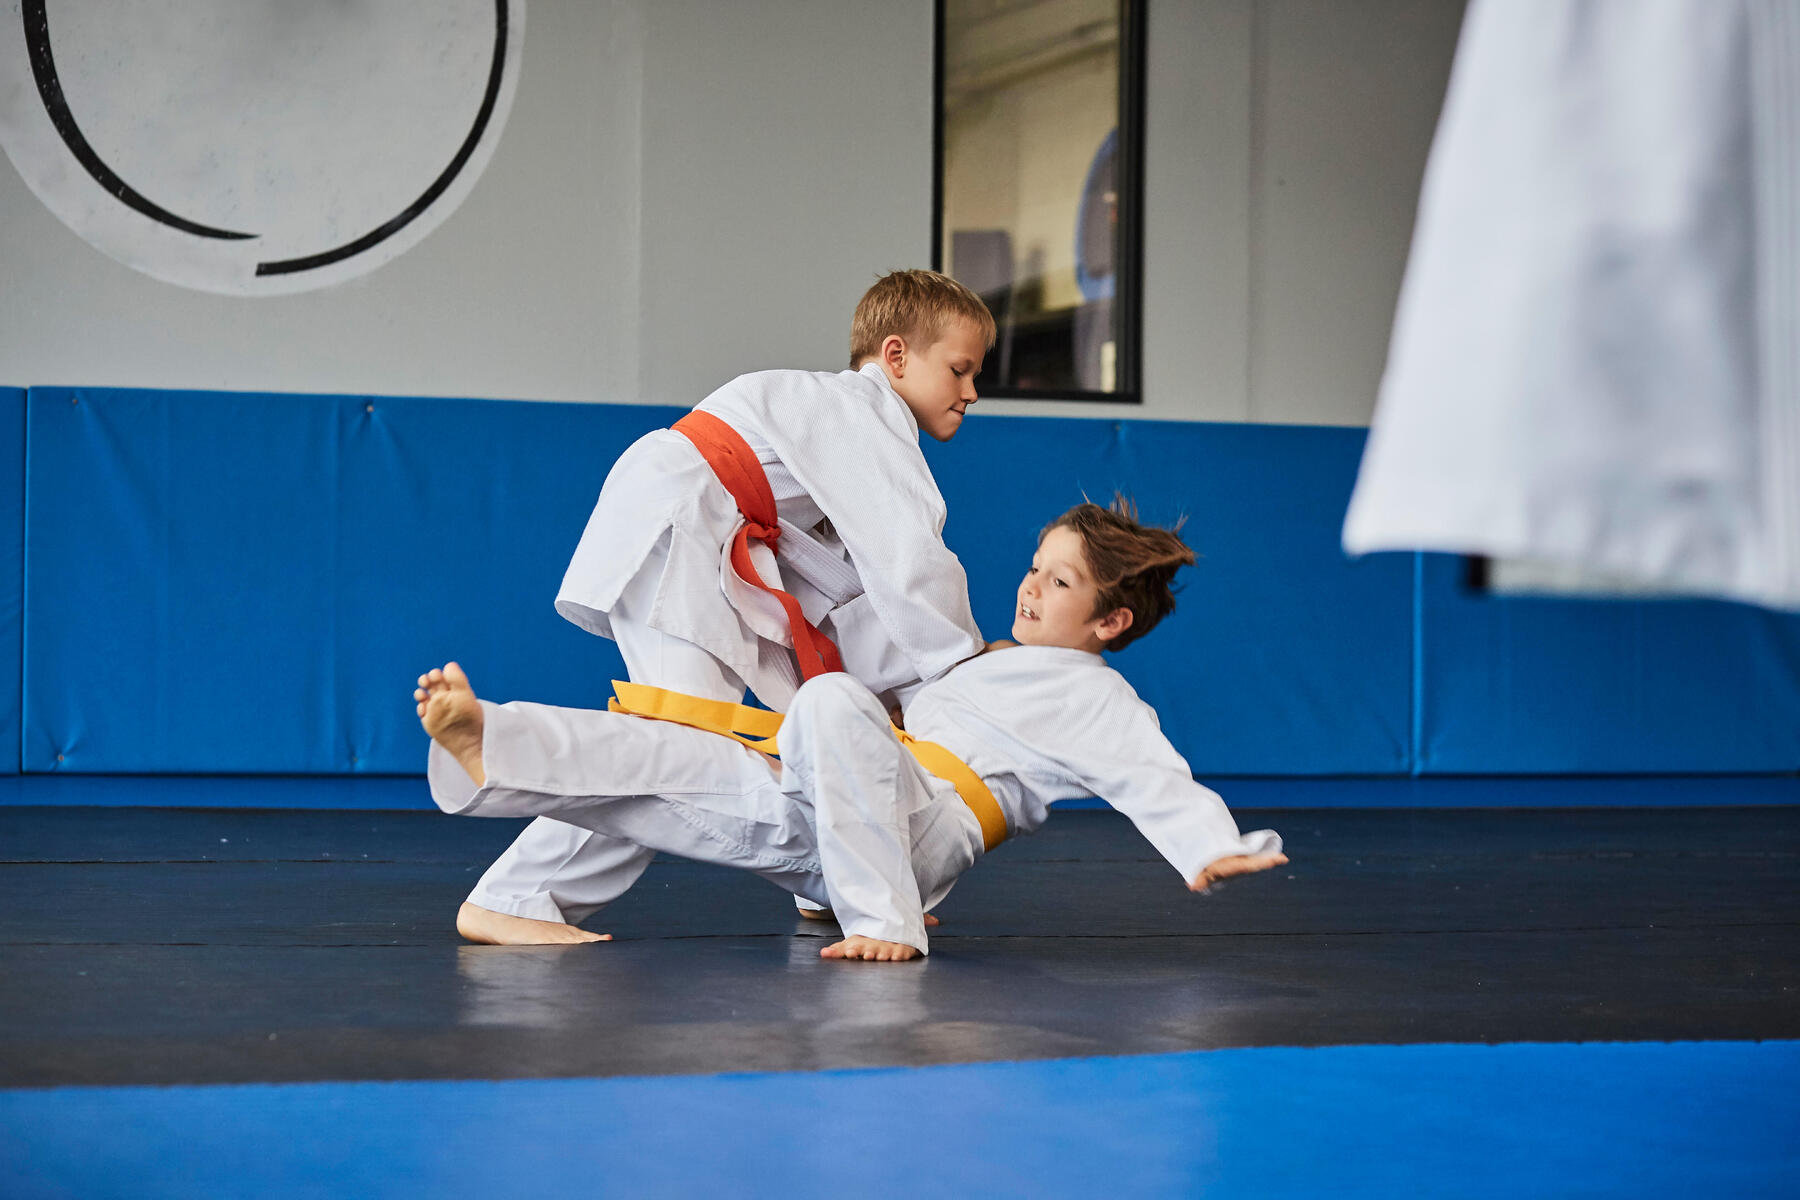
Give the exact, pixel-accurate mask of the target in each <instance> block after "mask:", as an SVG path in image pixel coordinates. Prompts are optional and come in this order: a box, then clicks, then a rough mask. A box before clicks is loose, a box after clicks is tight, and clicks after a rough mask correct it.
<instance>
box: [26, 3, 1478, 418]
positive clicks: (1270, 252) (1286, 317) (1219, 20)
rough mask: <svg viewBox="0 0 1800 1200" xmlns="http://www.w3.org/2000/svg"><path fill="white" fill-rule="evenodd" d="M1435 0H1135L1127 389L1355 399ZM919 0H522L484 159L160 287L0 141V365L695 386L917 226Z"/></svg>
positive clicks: (710, 381) (1161, 401)
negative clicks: (252, 257)
mask: <svg viewBox="0 0 1800 1200" xmlns="http://www.w3.org/2000/svg"><path fill="white" fill-rule="evenodd" d="M1461 11H1462V6H1461V3H1460V2H1459V0H1357V2H1355V3H1345V2H1343V0H1151V8H1150V12H1149V21H1150V50H1149V57H1150V63H1149V81H1148V87H1149V113H1148V128H1147V135H1146V136H1147V142H1148V146H1147V150H1148V154H1147V158H1148V167H1147V181H1146V182H1147V187H1148V193H1149V194H1148V197H1147V217H1146V229H1145V238H1146V250H1147V258H1148V264H1147V268H1146V281H1145V291H1146V296H1145V301H1146V303H1145V370H1144V377H1145V401H1146V402H1145V403H1144V404H1143V405H1142V406H1140V407H1137V408H1132V409H1129V410H1126V409H1121V408H1119V407H1117V406H1111V405H1076V404H1055V405H1048V406H1046V405H1041V404H1027V403H1023V402H999V401H995V402H991V403H990V404H989V405H987V406H986V407H985V409H984V410H983V411H986V412H990V413H1008V412H1032V413H1038V412H1053V413H1056V414H1058V415H1082V416H1104V417H1117V416H1120V415H1125V414H1127V413H1129V414H1130V415H1136V416H1146V417H1157V418H1164V419H1198V420H1230V421H1243V420H1250V421H1270V422H1317V423H1329V424H1363V423H1366V422H1367V420H1368V417H1369V413H1370V411H1371V409H1372V407H1373V402H1374V394H1375V387H1376V383H1377V381H1378V379H1379V375H1380V370H1381V363H1382V359H1383V356H1384V354H1385V351H1386V343H1387V331H1388V324H1389V320H1390V318H1391V315H1392V311H1393V302H1394V297H1395V295H1396V294H1397V292H1398V288H1399V282H1400V276H1401V272H1402V269H1403V266H1404V261H1405V251H1406V244H1407V238H1408V236H1409V233H1410V229H1411V224H1412V213H1413V202H1414V197H1415V196H1416V193H1417V188H1418V182H1419V178H1420V175H1421V173H1422V171H1423V167H1424V161H1425V154H1426V150H1427V148H1428V145H1429V142H1430V134H1431V129H1432V126H1433V123H1434V122H1435V119H1436V114H1437V109H1438V105H1439V103H1440V101H1441V99H1442V95H1443V90H1444V86H1445V82H1446V80H1447V77H1448V70H1449V65H1450V60H1451V56H1452V52H1453V49H1454V42H1455V35H1456V30H1457V26H1458V23H1459V21H1460V17H1461ZM931 22H932V6H931V4H930V2H929V0H909V2H907V3H903V4H902V3H895V2H892V0H783V2H781V3H772V2H769V3H757V4H732V3H725V2H724V0H531V3H530V6H529V14H528V22H527V27H526V34H525V57H524V67H523V74H522V76H521V79H520V82H519V88H518V93H517V96H516V98H515V100H514V104H513V109H512V114H511V117H510V120H509V123H508V126H507V129H506V132H505V136H504V137H503V139H502V140H501V142H500V145H499V148H498V150H497V152H496V153H495V155H494V159H493V161H492V163H491V164H490V165H489V167H488V169H487V172H486V174H485V175H484V176H483V177H482V179H481V181H480V183H479V185H478V186H477V187H476V188H475V190H474V192H473V193H472V195H471V196H470V197H469V199H468V200H467V201H466V202H465V203H464V204H463V206H462V207H461V209H459V210H458V211H457V212H456V213H455V214H454V215H453V216H452V217H451V218H450V219H449V220H448V221H446V222H445V224H444V225H443V227H442V228H440V229H438V230H437V231H436V232H435V233H434V234H432V235H431V236H430V237H429V238H427V239H426V240H425V241H424V242H423V243H421V244H420V245H419V246H417V247H415V248H414V249H412V250H411V251H410V252H408V253H407V254H405V255H403V256H401V257H400V258H399V259H397V260H396V261H394V262H392V263H390V264H388V265H387V266H385V267H383V268H381V269H380V270H378V271H376V272H374V273H373V274H371V275H369V276H367V277H365V278H363V279H360V280H357V281H354V282H352V283H349V284H345V285H342V286H340V287H337V288H334V289H329V290H325V291H320V292H313V293H307V294H304V295H301V296H294V297H278V298H263V299H239V298H228V297H220V296H212V295H206V294H202V293H199V292H192V291H186V290H183V289H180V288H176V287H172V286H169V285H166V284H162V283H159V282H157V281H155V280H152V279H150V278H148V277H147V276H142V275H139V274H137V273H135V272H133V271H131V270H129V269H128V268H126V267H123V266H121V265H119V264H117V263H115V262H113V261H112V260H111V259H109V258H107V257H106V256H105V255H103V254H101V253H100V252H99V251H96V250H93V249H91V248H89V247H88V246H87V245H86V244H85V243H83V242H82V241H81V240H80V239H79V238H77V237H76V236H75V235H74V234H73V233H71V232H69V231H68V230H67V229H66V228H64V227H63V226H62V225H61V224H60V223H59V222H58V221H57V220H56V219H55V218H54V217H52V216H51V215H50V214H49V212H48V211H47V210H45V209H44V208H43V207H42V206H41V205H40V204H39V203H38V202H37V200H36V198H35V197H34V196H32V195H31V193H30V192H29V190H28V189H26V187H25V186H24V184H23V183H22V182H21V181H20V180H19V178H18V177H17V175H16V174H15V173H14V172H13V171H12V170H11V169H10V168H5V169H0V281H3V283H4V286H3V287H0V383H7V384H22V385H30V384H50V383H65V384H95V385H119V386H144V387H174V388H186V387H192V388H225V389H235V390H272V391H325V392H352V393H354V392H368V393H373V394H414V395H419V394H423V395H463V396H494V397H506V398H532V399H552V400H575V401H593V400H598V401H609V402H637V401H642V402H652V403H668V404H682V403H690V402H692V401H693V400H695V399H698V398H699V396H701V395H703V394H704V393H705V392H706V391H708V390H710V389H711V388H712V387H714V386H716V385H717V384H719V383H720V382H722V381H723V380H725V379H726V378H729V377H730V376H731V375H734V374H737V373H739V372H741V371H746V370H752V369H757V368H761V367H767V366H775V365H793V366H807V367H817V368H836V367H838V366H841V365H842V363H843V358H844V353H845V342H846V339H847V336H848V319H849V311H850V308H851V307H852V306H853V305H854V303H855V300H856V297H857V296H858V295H860V294H861V292H862V290H863V288H865V287H866V286H867V285H868V283H869V282H870V280H871V279H872V278H873V277H874V275H875V274H876V273H877V272H879V271H881V270H884V269H888V268H890V267H895V266H903V265H919V264H923V263H925V262H926V261H927V259H928V256H929V254H930V224H931V212H930V196H931V169H932V164H931V129H930V114H931V91H930V89H931V45H932V25H931Z"/></svg>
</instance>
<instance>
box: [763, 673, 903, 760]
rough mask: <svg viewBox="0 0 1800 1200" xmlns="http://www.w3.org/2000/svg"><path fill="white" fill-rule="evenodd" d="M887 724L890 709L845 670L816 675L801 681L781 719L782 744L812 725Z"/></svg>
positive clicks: (794, 739)
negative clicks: (844, 671)
mask: <svg viewBox="0 0 1800 1200" xmlns="http://www.w3.org/2000/svg"><path fill="white" fill-rule="evenodd" d="M871 723H874V724H879V725H881V726H882V727H883V728H885V727H886V726H887V724H888V717H887V712H886V710H885V709H883V708H882V707H881V701H879V700H877V699H876V698H875V693H873V692H871V691H870V690H869V689H868V688H866V687H864V686H863V685H862V684H861V683H858V682H857V681H856V679H855V677H854V676H851V675H846V674H844V673H843V672H841V671H840V672H834V673H833V674H830V675H817V676H814V677H813V678H811V679H809V680H807V681H806V682H805V683H803V684H801V685H800V690H799V691H797V692H795V693H794V699H793V702H792V703H791V704H789V705H788V710H787V716H786V717H785V719H784V720H783V722H782V734H781V740H782V745H784V746H787V745H790V744H791V743H792V742H794V741H797V740H800V739H804V738H805V737H806V736H807V732H808V731H809V730H813V729H821V730H831V729H841V728H843V727H844V726H845V725H863V724H871Z"/></svg>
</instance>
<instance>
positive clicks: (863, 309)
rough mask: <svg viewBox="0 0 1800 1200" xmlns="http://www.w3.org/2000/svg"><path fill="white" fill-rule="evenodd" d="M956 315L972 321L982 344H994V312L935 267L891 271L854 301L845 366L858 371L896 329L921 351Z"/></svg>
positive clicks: (936, 338)
mask: <svg viewBox="0 0 1800 1200" xmlns="http://www.w3.org/2000/svg"><path fill="white" fill-rule="evenodd" d="M956 318H961V319H963V320H966V321H970V322H973V323H974V325H975V326H976V328H978V329H980V330H981V336H982V339H983V342H984V344H985V345H986V346H987V347H988V348H989V349H992V348H993V345H994V314H993V313H991V312H989V311H988V306H987V305H986V304H983V303H982V302H981V297H980V296H977V295H976V294H975V293H974V292H971V291H970V290H969V289H968V288H966V287H964V286H963V285H962V284H960V283H958V282H956V280H954V279H952V278H950V277H949V276H948V275H942V274H939V273H938V272H936V271H891V272H889V273H888V274H886V275H883V276H881V277H880V278H879V279H877V280H876V281H875V286H874V287H872V288H870V289H869V290H868V291H866V292H864V293H863V298H862V299H861V300H859V301H858V302H857V305H856V315H855V316H854V317H852V318H851V320H850V366H851V368H852V369H860V368H861V367H862V365H863V364H864V363H865V362H868V361H870V360H871V359H875V358H879V357H880V356H881V343H882V342H883V341H884V340H886V338H887V336H888V335H889V334H892V333H897V334H899V335H900V336H901V337H903V338H905V339H906V344H907V345H908V346H909V347H911V348H912V349H913V350H914V351H923V350H925V349H926V348H927V347H929V346H930V345H932V344H933V343H934V342H936V341H937V340H938V339H939V338H940V337H943V336H944V329H945V327H946V326H948V325H949V324H950V322H951V321H952V320H954V319H956Z"/></svg>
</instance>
